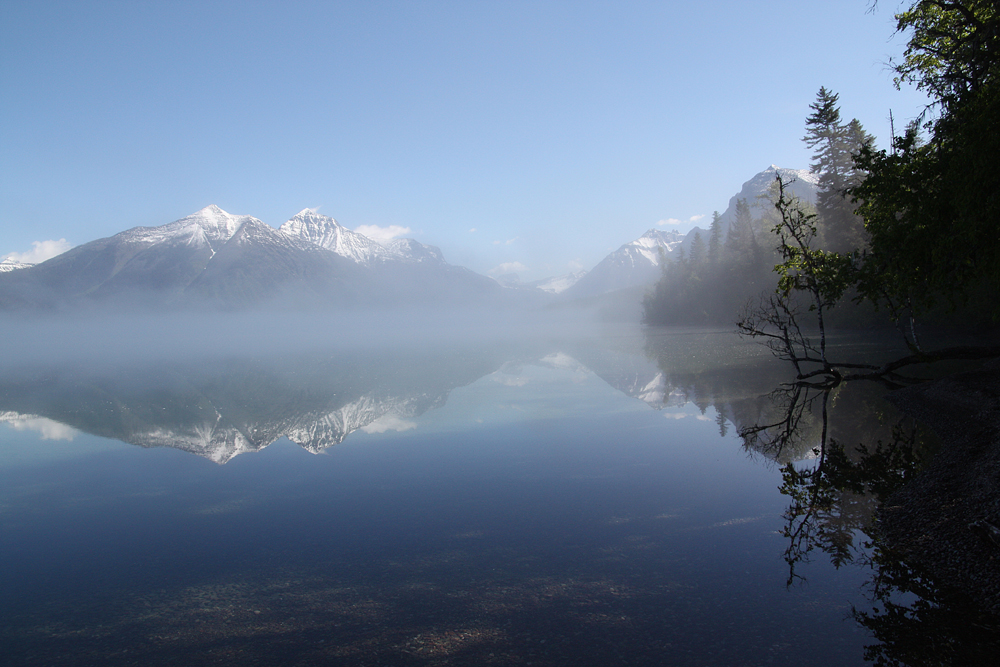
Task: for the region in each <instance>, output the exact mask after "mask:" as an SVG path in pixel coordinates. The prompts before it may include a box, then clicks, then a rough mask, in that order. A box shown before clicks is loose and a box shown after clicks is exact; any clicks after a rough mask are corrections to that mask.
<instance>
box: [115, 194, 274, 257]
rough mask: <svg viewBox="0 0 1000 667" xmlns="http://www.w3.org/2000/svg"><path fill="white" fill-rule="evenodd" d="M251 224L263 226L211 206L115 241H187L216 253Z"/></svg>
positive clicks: (137, 229)
mask: <svg viewBox="0 0 1000 667" xmlns="http://www.w3.org/2000/svg"><path fill="white" fill-rule="evenodd" d="M250 220H255V221H257V222H260V221H259V220H257V219H256V218H254V217H253V216H249V215H233V214H232V213H227V212H226V211H223V210H222V209H221V208H219V207H218V206H216V205H215V204H211V205H209V206H206V207H205V208H203V209H201V210H200V211H196V212H195V213H192V214H191V215H189V216H186V217H183V218H181V219H180V220H175V221H174V222H169V223H167V224H165V225H160V226H159V227H133V228H132V229H129V230H126V231H124V232H121V233H120V234H116V235H115V236H113V237H112V238H116V239H118V240H120V241H122V242H125V243H135V244H143V245H156V244H159V243H164V242H168V241H175V240H178V239H187V240H188V242H189V243H190V244H192V245H196V244H199V243H207V244H209V245H210V246H211V247H212V248H213V250H217V249H218V248H217V246H218V245H219V244H222V243H225V242H226V241H228V240H229V239H230V238H232V237H233V235H234V234H235V233H236V232H237V230H239V228H240V227H241V226H242V225H243V224H244V223H245V222H248V221H250Z"/></svg>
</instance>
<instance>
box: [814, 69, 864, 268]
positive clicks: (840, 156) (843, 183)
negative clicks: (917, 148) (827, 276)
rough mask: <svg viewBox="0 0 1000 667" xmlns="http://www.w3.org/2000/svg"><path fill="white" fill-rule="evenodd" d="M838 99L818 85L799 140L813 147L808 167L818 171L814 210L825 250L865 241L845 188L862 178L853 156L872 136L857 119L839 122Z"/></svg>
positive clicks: (853, 246)
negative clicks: (817, 90) (802, 134)
mask: <svg viewBox="0 0 1000 667" xmlns="http://www.w3.org/2000/svg"><path fill="white" fill-rule="evenodd" d="M839 99H840V96H839V95H837V94H836V93H833V92H830V91H828V90H827V89H826V88H825V87H821V88H820V89H819V93H817V95H816V101H815V102H814V103H812V104H810V105H809V108H810V109H812V110H813V112H812V113H811V114H809V117H808V118H806V136H804V137H803V138H802V140H803V141H804V142H805V143H806V145H807V146H809V148H811V149H813V162H812V164H810V165H809V167H810V171H812V173H814V174H817V175H819V189H818V190H819V191H818V192H817V194H816V210H817V213H818V214H819V226H820V229H821V237H822V238H821V245H822V247H823V248H825V249H826V250H832V251H835V252H848V251H851V250H856V249H858V248H861V247H862V246H864V245H865V232H864V224H863V222H862V220H861V219H860V218H859V217H858V216H857V215H855V213H854V205H853V204H852V203H851V201H850V200H849V199H848V198H847V196H846V192H847V190H848V188H851V187H854V186H855V185H857V184H858V183H859V182H860V181H861V180H862V179H863V174H860V173H858V171H857V170H856V168H855V166H854V158H853V156H854V155H857V154H858V153H860V152H861V149H862V148H863V147H864V146H867V145H870V144H871V142H872V140H873V138H872V136H871V135H870V134H868V133H867V132H865V130H864V128H862V127H861V123H860V122H858V120H857V119H853V120H852V121H851V122H850V123H848V124H847V125H844V124H843V123H841V120H840V108H839V107H838V106H837V102H838V101H839Z"/></svg>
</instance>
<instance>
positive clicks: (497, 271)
mask: <svg viewBox="0 0 1000 667" xmlns="http://www.w3.org/2000/svg"><path fill="white" fill-rule="evenodd" d="M527 270H528V267H526V266H525V265H524V264H521V262H504V263H503V264H500V265H499V266H496V267H494V268H492V269H490V275H491V276H502V275H503V274H505V273H518V272H522V271H527Z"/></svg>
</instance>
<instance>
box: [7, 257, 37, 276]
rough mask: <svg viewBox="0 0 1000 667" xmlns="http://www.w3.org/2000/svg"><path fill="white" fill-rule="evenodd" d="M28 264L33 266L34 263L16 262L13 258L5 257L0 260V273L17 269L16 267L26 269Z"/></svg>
mask: <svg viewBox="0 0 1000 667" xmlns="http://www.w3.org/2000/svg"><path fill="white" fill-rule="evenodd" d="M29 266H34V264H28V263H27V262H18V261H16V260H13V259H5V260H3V261H2V262H0V273H7V272H8V271H17V270H18V269H26V268H28V267H29Z"/></svg>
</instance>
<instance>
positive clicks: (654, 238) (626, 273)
mask: <svg viewBox="0 0 1000 667" xmlns="http://www.w3.org/2000/svg"><path fill="white" fill-rule="evenodd" d="M683 240H684V235H683V234H681V233H679V232H677V231H664V230H660V229H650V230H649V231H647V232H646V233H645V234H643V235H642V236H640V237H639V238H637V239H636V240H635V241H631V242H629V243H626V244H625V245H623V246H622V247H620V248H618V250H616V251H614V252H613V253H611V254H610V255H608V256H607V257H605V258H604V259H602V260H601V261H600V262H599V263H598V264H597V266H595V267H594V268H593V269H591V271H590V272H589V273H587V275H585V276H583V277H582V278H580V280H579V281H577V282H576V284H574V285H573V286H571V287H569V288H567V289H566V290H565V291H564V292H563V293H564V294H565V295H567V296H570V297H587V296H594V295H597V294H603V293H605V292H611V291H614V290H619V289H623V288H626V287H634V286H637V285H646V284H648V283H651V282H653V281H655V280H656V279H657V277H659V275H660V273H659V272H660V269H659V266H660V251H661V250H662V251H663V252H664V253H670V252H671V251H673V249H674V248H676V247H677V246H678V245H680V243H681V242H682V241H683Z"/></svg>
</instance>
